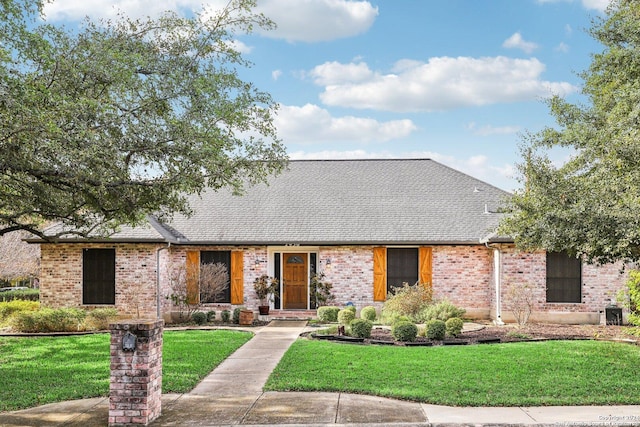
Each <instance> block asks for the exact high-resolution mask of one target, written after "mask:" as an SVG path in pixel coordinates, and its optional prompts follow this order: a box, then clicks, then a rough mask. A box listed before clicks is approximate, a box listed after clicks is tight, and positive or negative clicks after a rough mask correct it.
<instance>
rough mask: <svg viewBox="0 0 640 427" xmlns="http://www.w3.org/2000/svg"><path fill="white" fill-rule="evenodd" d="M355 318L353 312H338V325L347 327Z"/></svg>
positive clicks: (345, 310) (346, 310)
mask: <svg viewBox="0 0 640 427" xmlns="http://www.w3.org/2000/svg"><path fill="white" fill-rule="evenodd" d="M355 318H356V315H355V313H354V312H353V310H348V309H344V310H340V311H339V312H338V323H340V324H341V325H348V324H350V323H351V322H352V321H353V319H355Z"/></svg>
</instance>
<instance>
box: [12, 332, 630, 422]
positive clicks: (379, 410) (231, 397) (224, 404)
mask: <svg viewBox="0 0 640 427" xmlns="http://www.w3.org/2000/svg"><path fill="white" fill-rule="evenodd" d="M305 324H306V322H296V321H274V322H272V323H271V324H270V325H269V326H268V327H264V328H261V329H258V330H257V332H256V336H255V337H254V338H253V339H252V340H251V341H249V342H247V343H246V344H245V345H244V346H242V347H241V348H239V349H238V350H237V351H236V352H235V353H234V354H233V355H231V356H230V357H229V358H227V359H226V360H225V361H224V362H223V363H222V364H220V366H218V367H217V368H216V369H215V370H214V371H213V372H211V374H209V376H207V377H206V378H205V379H204V380H203V381H202V382H201V383H200V384H199V385H198V386H197V387H196V388H194V389H193V390H192V391H191V392H190V393H188V394H165V395H163V397H162V415H161V416H160V418H158V419H157V420H156V421H155V422H154V423H153V424H152V425H153V426H230V425H245V426H251V425H255V426H264V425H280V424H286V425H289V426H296V425H305V426H310V425H315V426H323V425H333V426H336V425H398V426H429V425H431V426H442V427H444V426H489V425H491V426H519V425H521V426H556V427H557V426H559V425H563V426H638V425H640V406H589V407H530V408H457V407H446V406H438V405H427V404H421V403H414V402H405V401H398V400H394V399H386V398H381V397H374V396H363V395H354V394H345V393H302V392H287V393H282V392H266V393H263V392H262V387H263V386H264V384H265V382H266V380H267V378H268V377H269V375H270V373H271V371H272V370H273V368H274V367H275V366H276V365H277V364H278V361H279V360H280V358H281V357H282V355H283V354H284V353H285V351H286V350H287V349H288V348H289V346H290V345H291V343H293V342H294V341H295V340H296V339H297V337H298V336H299V334H300V333H301V332H302V331H303V330H304V328H305ZM0 386H1V385H0ZM595 392H599V393H602V392H606V391H605V390H598V391H595ZM108 411H109V399H108V398H95V399H84V400H77V401H70V402H62V403H54V404H50V405H44V406H40V407H37V408H31V409H27V410H22V411H15V412H5V413H0V426H74V427H75V426H77V427H80V426H83V427H92V426H106V425H107V416H108Z"/></svg>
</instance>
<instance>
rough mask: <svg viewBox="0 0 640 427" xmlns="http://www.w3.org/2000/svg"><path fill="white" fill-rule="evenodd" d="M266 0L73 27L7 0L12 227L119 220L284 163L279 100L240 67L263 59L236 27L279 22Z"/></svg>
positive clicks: (104, 227)
mask: <svg viewBox="0 0 640 427" xmlns="http://www.w3.org/2000/svg"><path fill="white" fill-rule="evenodd" d="M254 7H255V0H231V1H230V2H229V4H228V5H227V7H226V8H225V9H224V10H220V11H218V12H216V13H204V12H203V13H200V14H196V15H195V16H193V17H191V18H183V17H180V16H177V15H176V14H173V13H170V12H167V13H166V14H164V15H163V16H161V17H160V18H157V19H146V20H132V19H129V18H127V17H125V16H120V17H118V18H117V19H115V20H109V21H101V22H91V21H89V20H87V21H85V22H84V23H83V25H82V26H81V27H80V29H76V30H71V29H67V28H65V27H63V26H55V25H51V24H48V23H47V22H46V21H43V20H41V17H40V12H41V10H42V3H41V2H37V1H34V0H0V235H3V234H5V233H8V232H11V231H15V230H27V231H30V232H32V233H35V234H36V235H41V229H40V226H41V224H43V223H45V222H51V221H56V222H61V223H62V224H63V225H64V226H65V228H66V229H68V230H74V231H73V232H74V233H77V234H79V235H88V234H92V233H101V234H103V233H109V232H110V231H112V230H114V229H115V228H116V227H117V226H118V225H119V224H138V223H140V222H141V221H142V220H143V219H144V218H145V215H147V214H151V213H153V214H156V215H160V216H161V215H163V214H166V215H170V214H172V213H176V212H182V213H189V206H188V204H187V203H186V198H185V196H186V195H187V194H192V193H198V192H200V191H201V190H202V189H203V188H205V187H206V186H209V187H212V188H215V189H219V188H221V187H225V186H226V187H231V188H232V189H234V190H235V191H238V192H241V190H242V188H243V186H244V185H250V184H252V183H256V182H261V181H264V180H266V179H267V177H268V176H269V175H270V174H272V173H277V172H279V171H281V170H282V168H283V167H284V166H285V165H286V154H285V150H284V147H283V146H282V144H281V142H280V141H279V140H278V138H277V135H276V132H275V128H274V126H273V120H272V118H273V114H274V110H275V107H276V104H275V103H274V102H273V100H272V99H271V97H270V95H269V94H267V93H265V92H262V91H260V90H258V89H257V88H256V87H254V85H253V84H252V83H250V82H246V81H243V80H242V79H241V78H240V77H239V75H238V72H237V71H238V69H239V68H241V67H246V66H250V65H251V64H250V63H248V62H247V61H246V60H245V59H244V58H243V57H242V56H241V54H240V52H239V51H238V50H237V49H236V48H235V47H234V46H236V44H234V37H236V36H237V35H238V34H244V33H248V32H250V31H251V30H252V28H254V27H255V26H258V27H262V28H270V27H272V26H273V23H272V22H271V21H270V20H269V19H267V18H266V17H264V16H262V15H260V14H256V13H254V12H253V9H254Z"/></svg>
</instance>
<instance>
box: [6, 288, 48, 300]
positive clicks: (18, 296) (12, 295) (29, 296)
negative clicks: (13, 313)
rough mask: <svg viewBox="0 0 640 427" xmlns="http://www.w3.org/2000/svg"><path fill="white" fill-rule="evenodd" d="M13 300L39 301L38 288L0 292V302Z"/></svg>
mask: <svg viewBox="0 0 640 427" xmlns="http://www.w3.org/2000/svg"><path fill="white" fill-rule="evenodd" d="M14 300H26V301H39V300H40V290H39V289H21V290H17V291H6V292H0V302H9V301H14Z"/></svg>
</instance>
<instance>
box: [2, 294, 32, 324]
mask: <svg viewBox="0 0 640 427" xmlns="http://www.w3.org/2000/svg"><path fill="white" fill-rule="evenodd" d="M38 308H40V303H39V302H38V301H27V300H21V299H16V300H13V301H7V302H0V324H1V323H3V322H5V321H6V320H8V319H9V318H10V317H11V316H13V314H14V313H19V312H21V311H34V310H37V309H38Z"/></svg>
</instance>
